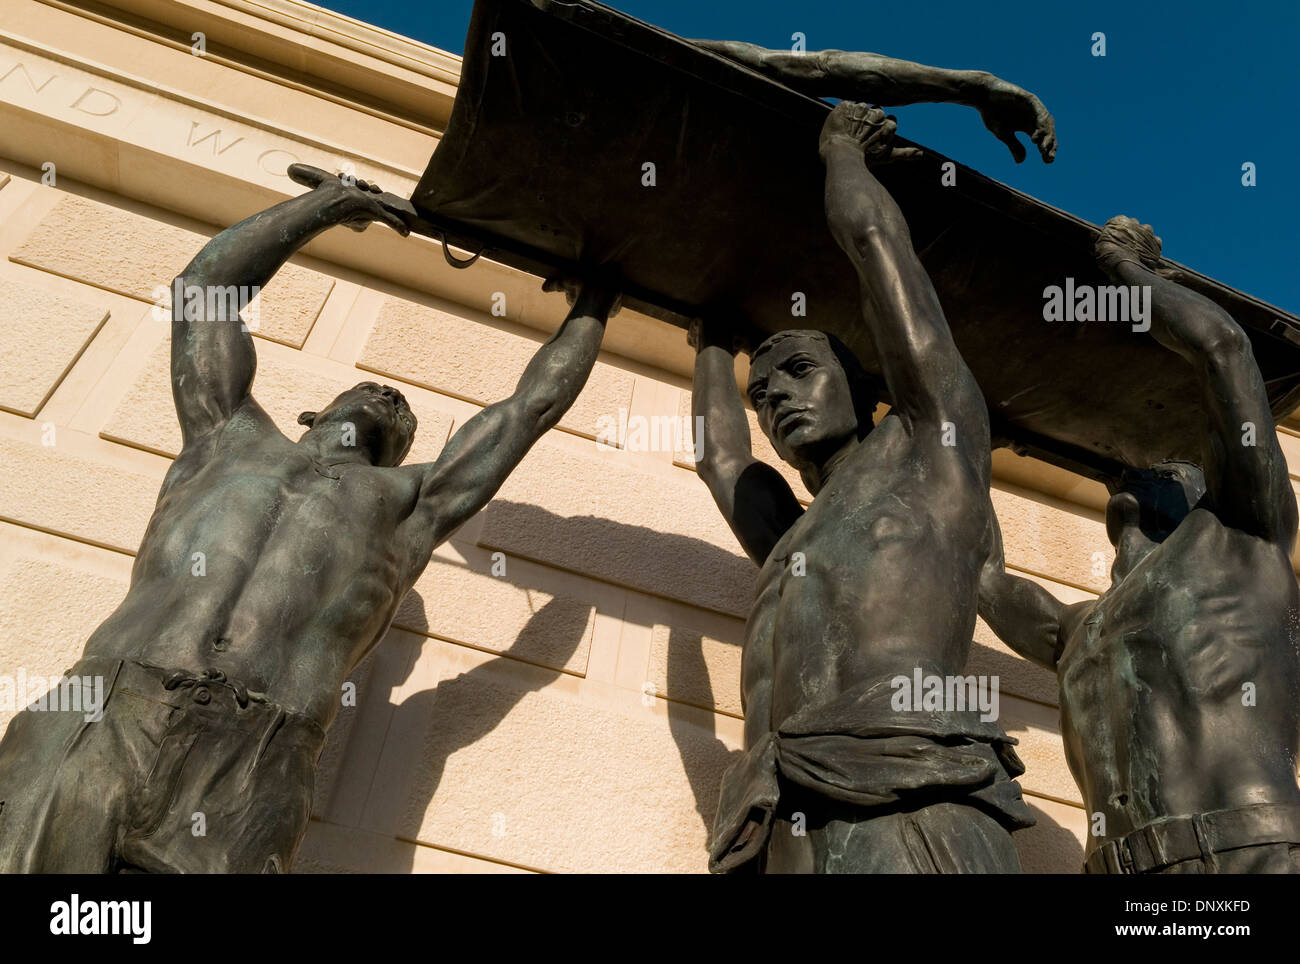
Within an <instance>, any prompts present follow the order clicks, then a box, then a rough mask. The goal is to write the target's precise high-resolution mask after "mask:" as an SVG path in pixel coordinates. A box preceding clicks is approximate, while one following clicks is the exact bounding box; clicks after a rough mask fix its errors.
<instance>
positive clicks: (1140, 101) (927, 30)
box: [323, 0, 1300, 313]
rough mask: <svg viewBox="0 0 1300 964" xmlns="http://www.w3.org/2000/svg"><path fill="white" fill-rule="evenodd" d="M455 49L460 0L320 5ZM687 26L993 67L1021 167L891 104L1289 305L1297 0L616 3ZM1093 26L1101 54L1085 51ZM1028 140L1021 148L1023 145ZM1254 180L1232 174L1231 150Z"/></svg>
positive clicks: (996, 171)
mask: <svg viewBox="0 0 1300 964" xmlns="http://www.w3.org/2000/svg"><path fill="white" fill-rule="evenodd" d="M323 5H324V6H328V7H330V8H331V9H333V10H337V11H339V12H341V13H344V14H347V15H349V16H352V17H356V18H357V19H359V20H364V21H366V22H368V23H372V24H376V25H378V26H381V27H385V28H387V29H389V30H392V31H395V32H397V33H401V34H404V35H406V36H408V37H412V38H414V39H416V40H420V41H423V42H425V43H428V44H431V45H433V46H436V47H440V48H442V49H444V50H448V51H451V52H453V53H461V52H462V51H463V47H464V41H465V31H466V29H467V27H468V24H469V14H470V9H471V7H472V3H471V0H364V2H362V0H330V2H328V3H325V4H323ZM610 5H611V6H614V7H616V8H618V9H619V10H622V11H624V12H626V13H628V14H631V15H632V16H634V17H638V18H639V19H641V20H645V21H647V22H649V23H653V24H655V25H656V26H659V27H662V28H664V29H666V30H670V31H672V32H674V33H677V34H680V35H682V36H685V37H707V38H714V39H723V38H725V39H734V40H748V41H751V42H753V43H758V44H762V45H764V46H768V47H786V48H788V47H789V46H790V43H791V40H790V38H791V35H792V34H793V33H794V32H796V31H799V32H802V33H803V34H804V35H805V36H806V37H807V44H808V49H810V50H812V49H821V48H825V47H838V48H841V49H856V50H870V51H874V52H876V53H881V54H887V55H889V56H893V57H902V58H905V59H908V60H917V61H921V62H923V63H929V64H935V65H938V66H944V67H971V68H980V69H984V70H989V71H992V72H993V73H995V74H998V75H999V76H1001V77H1004V78H1005V79H1007V80H1010V81H1012V82H1014V83H1017V84H1019V85H1021V86H1022V87H1025V88H1027V89H1029V90H1032V91H1033V92H1034V93H1036V94H1038V96H1039V97H1041V98H1042V99H1043V101H1044V103H1046V104H1047V107H1048V109H1049V110H1051V111H1052V113H1053V114H1054V115H1055V117H1056V125H1057V133H1058V135H1059V138H1060V144H1061V146H1060V151H1059V153H1058V155H1057V159H1056V163H1055V164H1052V165H1050V166H1044V165H1043V164H1042V163H1041V162H1039V161H1037V160H1036V159H1035V155H1034V154H1033V153H1031V154H1030V157H1029V159H1027V160H1026V161H1025V162H1024V163H1023V164H1020V165H1017V164H1015V163H1014V162H1013V161H1012V160H1011V155H1010V154H1009V153H1008V152H1007V150H1006V148H1005V147H1003V146H1002V145H1001V144H1000V143H998V142H997V141H996V140H994V138H993V137H992V135H991V134H989V133H987V131H985V129H984V127H983V125H982V124H981V123H980V120H979V115H978V114H976V113H975V112H974V111H972V110H969V109H967V108H962V107H957V106H954V105H949V104H935V105H930V104H925V105H917V106H914V107H910V108H905V109H902V110H899V111H897V112H896V113H897V115H898V118H899V132H900V134H902V135H903V136H905V137H908V138H910V139H912V140H915V141H919V142H920V143H922V144H926V145H929V146H931V147H933V148H935V149H936V150H939V151H942V152H943V153H945V154H948V155H950V156H952V157H954V158H956V159H958V160H960V161H962V162H963V163H965V164H968V165H970V166H971V167H974V168H976V169H977V170H980V171H982V172H983V173H985V174H987V175H989V176H990V177H994V178H996V179H998V180H1000V181H1003V182H1005V183H1007V184H1010V185H1012V186H1014V187H1016V188H1019V189H1020V190H1022V191H1025V192H1027V193H1029V194H1032V195H1034V196H1035V197H1038V198H1041V199H1042V200H1044V201H1047V202H1048V203H1050V204H1054V205H1056V206H1057V207H1060V208H1063V209H1065V210H1067V211H1070V212H1072V213H1074V214H1077V215H1079V216H1080V217H1083V218H1086V219H1087V220H1089V221H1092V222H1094V223H1098V224H1099V223H1101V222H1103V221H1105V220H1106V218H1108V217H1110V216H1111V215H1112V214H1130V215H1132V216H1134V217H1137V218H1140V219H1141V220H1143V221H1148V222H1150V223H1151V224H1152V225H1154V226H1155V228H1156V232H1157V233H1158V234H1160V235H1161V236H1162V237H1163V238H1164V243H1165V253H1166V254H1167V255H1168V256H1169V257H1171V258H1173V259H1175V260H1178V261H1181V262H1183V263H1184V264H1187V265H1189V266H1191V267H1193V268H1196V269H1198V270H1200V271H1204V272H1205V273H1207V274H1209V275H1211V276H1213V277H1215V278H1218V279H1219V280H1221V281H1224V282H1226V283H1228V284H1230V285H1233V286H1234V287H1237V288H1240V289H1242V290H1244V291H1246V292H1248V293H1250V294H1253V295H1255V296H1257V297H1259V298H1263V299H1264V300H1265V301H1270V302H1272V303H1273V304H1275V305H1278V306H1279V307H1281V308H1284V309H1286V310H1288V311H1291V312H1295V313H1300V122H1298V121H1297V118H1298V117H1300V107H1298V106H1297V98H1298V97H1300V65H1298V63H1297V61H1298V60H1300V3H1296V2H1295V0H1268V2H1264V0H1236V2H1232V3H1225V2H1223V0H1214V2H1207V0H1186V2H1183V3H1175V2H1168V0H1126V2H1115V0H1089V2H1088V3H1080V4H1075V3H1069V2H1063V0H1036V2H1029V0H984V2H974V0H895V2H891V3H871V2H866V0H855V2H846V0H798V2H785V3H778V2H772V0H615V2H613V3H611V4H610ZM1098 31H1100V32H1102V33H1104V34H1105V35H1106V56H1105V57H1094V56H1092V54H1091V47H1092V40H1091V38H1092V35H1093V34H1094V33H1095V32H1098ZM1031 151H1032V149H1031ZM1247 161H1249V162H1252V163H1254V164H1255V167H1256V177H1257V184H1256V186H1255V187H1244V186H1242V183H1241V178H1242V164H1243V163H1245V162H1247Z"/></svg>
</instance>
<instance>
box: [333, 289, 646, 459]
mask: <svg viewBox="0 0 1300 964" xmlns="http://www.w3.org/2000/svg"><path fill="white" fill-rule="evenodd" d="M485 297H488V295H487V293H486V292H485ZM489 309H490V303H489V302H485V303H484V305H483V311H484V312H487V311H488V310H489ZM541 344H542V339H541V338H539V337H533V336H530V335H525V334H522V333H516V332H514V331H511V330H508V329H507V328H506V327H504V326H503V327H500V328H498V327H495V326H493V325H491V324H484V323H482V322H478V321H472V320H470V319H468V318H464V317H462V316H460V315H455V314H452V313H451V312H447V311H443V310H441V309H439V308H433V307H430V306H427V305H421V304H416V303H414V302H410V301H402V300H399V299H396V298H388V299H385V301H384V304H383V306H382V307H381V308H380V310H379V316H378V318H377V319H376V321H375V327H374V330H373V331H372V332H371V335H370V337H369V339H368V340H367V341H366V345H365V348H364V349H363V351H362V353H361V358H360V359H359V360H358V363H357V364H358V365H359V366H360V367H361V368H366V369H369V370H371V371H375V372H379V373H382V374H385V375H392V376H393V377H395V378H401V379H404V380H406V381H409V382H413V383H414V384H417V385H423V386H424V387H426V388H431V389H433V390H434V391H438V392H442V393H444V394H447V395H454V396H457V397H460V398H466V399H468V400H470V401H473V402H478V403H480V404H483V405H487V404H490V403H492V402H496V401H500V400H501V399H504V398H507V397H509V396H510V395H511V394H513V392H514V390H515V385H516V383H517V382H518V381H519V376H521V375H522V374H523V372H524V368H525V367H526V366H527V364H528V362H529V360H530V359H531V358H532V357H533V355H534V354H536V352H537V349H538V348H539V347H541ZM633 380H634V379H633V376H632V375H631V374H630V373H628V372H625V371H622V370H621V369H618V368H615V367H614V366H613V365H610V364H608V363H605V362H599V361H598V362H597V363H596V366H595V367H594V368H593V369H592V372H591V376H590V377H589V378H588V380H587V384H586V386H585V387H584V388H583V390H582V394H580V395H579V396H578V399H577V401H576V402H574V404H573V407H572V408H570V409H569V411H568V412H566V413H565V414H564V415H563V416H562V417H561V419H560V427H561V428H564V429H566V430H568V431H571V432H575V433H577V434H579V435H585V436H587V437H588V438H595V437H596V434H597V430H598V427H599V426H598V424H597V422H598V420H599V419H600V418H602V417H609V418H612V419H614V420H615V421H617V419H618V416H619V411H620V409H623V410H626V409H627V408H628V407H629V404H630V402H631V398H632V383H633Z"/></svg>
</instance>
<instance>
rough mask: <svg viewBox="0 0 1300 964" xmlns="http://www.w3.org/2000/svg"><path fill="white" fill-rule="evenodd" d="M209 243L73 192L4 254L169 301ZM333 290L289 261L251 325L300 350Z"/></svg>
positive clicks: (134, 295) (125, 291)
mask: <svg viewBox="0 0 1300 964" xmlns="http://www.w3.org/2000/svg"><path fill="white" fill-rule="evenodd" d="M208 240H209V239H208V238H207V237H206V236H204V235H202V234H199V233H197V232H194V231H189V230H186V229H185V228H179V227H176V226H175V225H171V224H167V223H165V222H162V221H154V220H152V219H150V218H147V217H144V216H142V215H139V214H133V213H131V212H129V211H123V210H121V209H119V208H114V207H110V206H109V205H106V204H98V203H96V202H94V201H88V200H86V199H85V198H81V197H76V196H71V195H70V196H68V197H65V198H63V199H62V200H61V201H60V202H59V203H58V204H57V205H56V206H55V208H54V209H53V210H52V211H51V212H50V213H49V214H48V215H46V216H45V218H44V219H43V220H42V221H41V223H40V224H39V225H37V227H36V229H35V230H34V231H33V232H32V233H31V234H30V235H29V236H28V237H27V239H26V240H24V241H23V243H22V244H20V245H19V246H18V247H17V248H16V249H15V250H14V251H13V252H12V253H11V254H10V255H9V257H10V259H11V260H13V261H17V262H19V263H20V264H25V265H29V266H31V267H33V268H40V269H42V270H44V271H50V272H53V273H54V274H58V275H62V276H64V277H67V278H73V279H75V280H77V281H82V282H85V283H86V284H89V285H94V286H96V287H98V288H105V289H107V290H108V291H116V292H118V293H119V294H124V295H127V296H129V297H132V298H140V299H143V300H145V301H151V302H154V301H156V299H157V296H158V293H159V291H160V289H161V290H162V291H165V292H166V293H167V298H168V299H169V298H170V289H169V286H170V285H171V283H172V279H173V278H175V277H176V275H178V274H179V273H180V272H181V271H182V270H183V269H184V268H185V266H186V265H187V264H189V262H190V260H191V259H192V258H193V257H194V256H195V255H196V254H198V253H199V251H200V249H202V247H203V246H204V245H205V244H207V242H208ZM333 287H334V281H333V279H331V278H329V277H328V276H326V275H323V274H321V273H320V272H319V271H313V270H312V269H310V268H304V267H303V266H302V265H296V264H286V265H285V266H284V267H283V268H281V269H280V271H279V272H278V273H277V274H276V276H275V277H274V279H272V281H271V283H270V284H268V285H267V286H266V288H265V290H264V291H263V292H262V294H261V296H260V299H259V301H260V307H259V311H258V320H257V323H256V325H255V326H254V325H251V324H250V327H255V329H256V332H257V334H259V335H261V336H263V337H265V338H269V339H271V340H272V341H279V342H283V343H284V344H286V345H292V346H293V347H295V348H300V347H302V343H303V341H305V340H306V338H307V333H308V332H309V331H310V330H311V326H312V324H313V322H315V320H316V316H317V315H318V314H320V310H321V307H322V306H323V305H324V304H325V299H326V298H327V297H328V296H329V293H330V290H331V289H332V288H333ZM165 303H166V304H168V305H169V304H170V300H167V301H166V302H165ZM167 317H170V314H169V315H168V316H167Z"/></svg>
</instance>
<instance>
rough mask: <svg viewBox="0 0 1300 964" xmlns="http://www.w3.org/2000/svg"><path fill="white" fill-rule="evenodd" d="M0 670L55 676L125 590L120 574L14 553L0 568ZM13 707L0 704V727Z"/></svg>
mask: <svg viewBox="0 0 1300 964" xmlns="http://www.w3.org/2000/svg"><path fill="white" fill-rule="evenodd" d="M0 585H3V586H4V587H5V591H4V593H3V594H0V674H4V675H6V676H9V677H14V676H16V675H17V673H18V671H19V669H20V668H21V669H22V670H23V671H24V672H25V674H26V675H27V676H28V677H29V678H30V677H33V676H44V677H47V678H50V677H60V676H62V675H63V672H64V671H65V670H67V669H68V668H70V667H71V666H72V664H73V663H75V662H76V661H77V660H78V659H79V658H80V656H81V652H82V650H83V649H84V648H85V645H86V640H87V638H89V636H90V634H91V633H93V632H94V631H95V629H96V628H98V626H99V624H100V623H102V622H103V621H104V620H105V619H107V618H108V617H109V615H111V614H112V612H113V610H114V609H116V608H117V606H118V604H119V603H121V601H122V597H123V596H125V595H126V590H127V587H128V585H129V583H128V581H127V579H126V578H121V579H114V578H111V577H109V576H106V575H103V574H102V573H98V572H92V571H90V570H87V569H81V568H77V567H74V566H69V565H64V564H60V563H57V562H52V561H47V560H44V559H33V558H23V557H20V558H17V559H14V560H11V561H10V562H9V563H8V564H7V565H5V566H4V567H3V568H2V569H0ZM17 703H18V705H16V706H15V708H14V710H12V711H11V710H9V709H7V708H5V707H2V706H0V731H3V729H4V728H5V727H7V726H8V725H9V721H10V720H11V719H12V718H13V716H14V714H15V712H16V711H18V710H21V709H22V707H23V706H24V705H26V701H25V700H23V699H19V700H18V701H17Z"/></svg>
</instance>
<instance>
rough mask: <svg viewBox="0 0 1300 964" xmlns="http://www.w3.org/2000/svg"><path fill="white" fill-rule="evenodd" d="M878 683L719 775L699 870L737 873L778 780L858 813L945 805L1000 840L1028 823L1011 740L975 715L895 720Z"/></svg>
mask: <svg viewBox="0 0 1300 964" xmlns="http://www.w3.org/2000/svg"><path fill="white" fill-rule="evenodd" d="M892 696H893V689H892V687H890V686H889V684H888V682H887V681H885V682H884V683H875V684H873V685H872V686H870V687H868V688H865V689H859V690H855V691H849V692H846V693H844V694H842V695H841V696H840V697H839V698H837V699H835V700H833V701H831V702H830V703H827V704H824V705H821V706H816V707H809V708H808V709H805V710H802V711H800V712H799V713H796V714H795V715H794V716H791V717H790V718H789V719H787V720H786V721H785V723H783V724H782V725H781V726H780V727H779V728H778V729H777V730H776V731H775V732H769V733H765V734H764V735H763V736H762V737H761V738H760V739H759V740H758V741H757V742H756V743H755V744H754V745H753V746H752V747H750V748H749V749H748V750H747V751H745V753H744V754H743V755H742V756H741V757H740V759H739V760H737V761H736V762H735V763H734V764H733V765H732V766H731V767H730V768H729V769H728V770H727V772H726V774H725V776H724V777H723V780H722V790H721V794H720V797H719V800H718V814H717V818H716V819H715V821H714V827H713V843H712V846H711V848H710V860H709V868H710V870H712V871H713V872H714V873H729V872H732V871H735V870H738V869H740V868H742V867H743V866H745V865H746V864H748V863H749V862H750V861H752V860H754V859H755V858H756V857H758V856H759V855H760V854H761V853H762V852H763V850H764V848H765V846H766V844H767V839H768V836H769V835H770V834H771V829H772V821H773V819H774V817H775V814H776V810H777V805H778V802H779V800H780V795H781V790H780V778H782V777H783V778H785V779H786V780H788V781H789V782H791V783H794V784H797V785H799V786H801V787H805V788H807V789H808V790H811V791H813V792H815V793H817V794H819V795H820V796H822V797H825V798H827V799H829V800H835V801H839V802H842V803H849V804H854V805H856V806H860V807H864V808H868V809H871V808H881V809H883V808H898V807H920V806H926V805H928V804H932V803H939V802H943V801H952V802H959V803H966V804H969V805H971V806H975V807H979V808H980V809H982V810H984V811H985V812H987V813H989V814H990V815H992V816H993V817H994V818H995V819H997V820H998V821H999V822H1000V823H1001V824H1002V825H1003V826H1004V827H1006V828H1007V829H1008V830H1017V829H1021V828H1024V827H1030V826H1033V824H1034V818H1033V816H1032V815H1031V814H1030V812H1029V808H1028V807H1026V806H1025V803H1024V801H1023V800H1022V799H1021V796H1020V785H1019V784H1018V783H1016V782H1015V780H1014V779H1013V778H1014V777H1017V776H1019V775H1020V774H1022V773H1024V772H1025V767H1024V764H1023V763H1021V762H1020V758H1019V757H1018V756H1017V755H1016V752H1015V750H1014V749H1013V747H1014V745H1015V743H1016V740H1015V739H1013V738H1012V737H1009V736H1007V735H1006V733H1005V732H1004V731H1003V730H1002V728H1001V727H1000V726H998V725H997V724H995V723H992V722H986V721H983V720H980V718H979V714H978V713H977V712H975V711H965V712H956V711H954V712H945V711H932V710H901V711H900V710H895V709H894V708H893V707H892V706H891V705H890V704H891V698H892Z"/></svg>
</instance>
